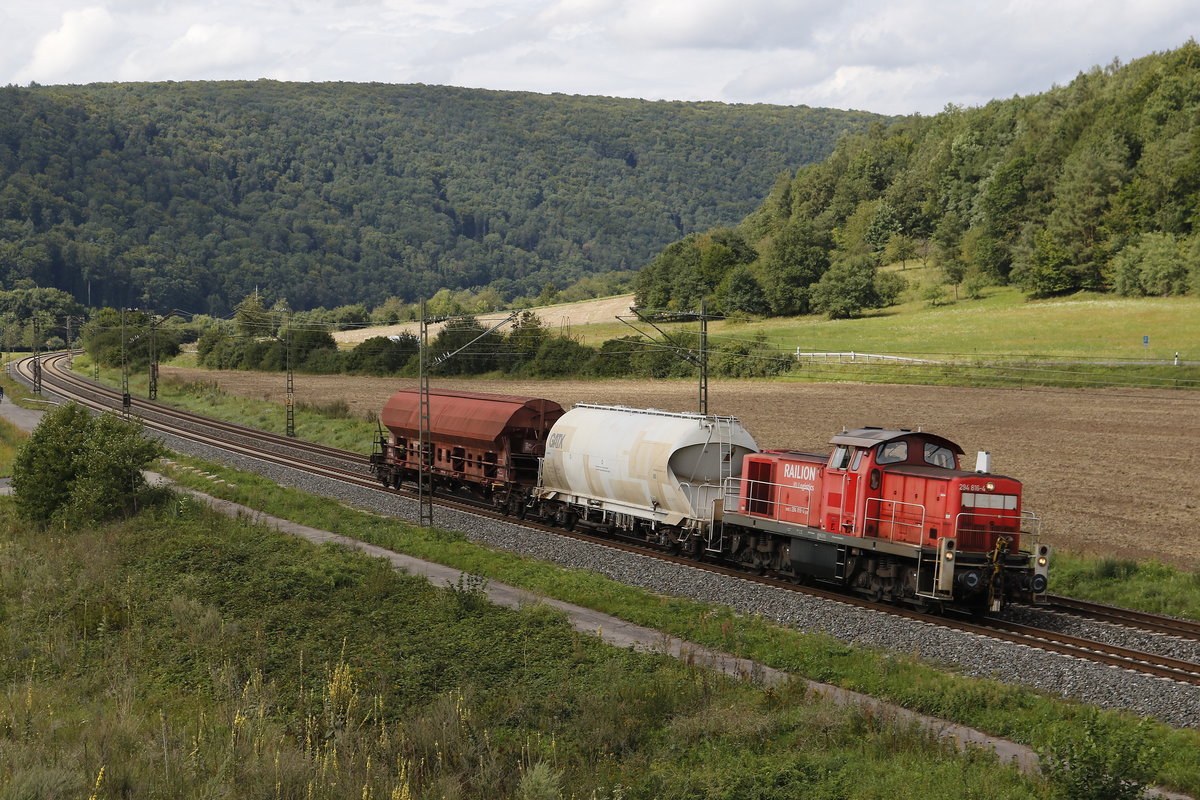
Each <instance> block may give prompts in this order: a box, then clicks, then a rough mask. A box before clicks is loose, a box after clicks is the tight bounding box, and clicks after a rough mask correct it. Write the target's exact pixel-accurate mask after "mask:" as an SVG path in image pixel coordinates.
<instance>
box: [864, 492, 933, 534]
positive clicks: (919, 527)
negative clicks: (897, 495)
mask: <svg viewBox="0 0 1200 800" xmlns="http://www.w3.org/2000/svg"><path fill="white" fill-rule="evenodd" d="M871 503H877V504H879V505H880V509H881V512H882V506H883V504H884V503H891V504H892V516H891V518H890V519H885V518H884V517H882V516H875V517H872V516H871V514H870V509H871ZM897 506H909V507H912V508H916V509H919V512H920V513H919V514H918V517H919V519H920V521H919V522H916V523H913V522H908V521H905V520H900V521H897V520H896V516H897V511H898V509H897ZM925 513H926V512H925V506H924V505H922V504H920V503H909V502H906V501H904V500H889V499H888V498H886V497H868V498H867V502H866V507H865V508H864V509H863V517H864V521H865V522H877V523H881V524H882V523H884V522H887V523H889V524H890V525H891V529H890V531H889V534H890V535H889V536H888V537H887V540H888V541H889V542H894V541H896V528H897V527H904V528H915V529H916V531H917V543H918V544H919V543H920V541H921V538H922V537H923V536H924V533H925ZM874 538H876V539H882V538H884V537H882V536H875V537H874Z"/></svg>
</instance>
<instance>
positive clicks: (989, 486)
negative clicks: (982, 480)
mask: <svg viewBox="0 0 1200 800" xmlns="http://www.w3.org/2000/svg"><path fill="white" fill-rule="evenodd" d="M984 488H985V489H987V490H988V491H989V492H994V491H996V484H994V483H992V482H991V481H988V482H987V484H986V485H985V486H984Z"/></svg>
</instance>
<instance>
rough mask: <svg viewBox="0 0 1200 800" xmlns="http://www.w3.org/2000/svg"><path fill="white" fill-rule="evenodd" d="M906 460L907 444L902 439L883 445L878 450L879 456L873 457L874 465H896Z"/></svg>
mask: <svg viewBox="0 0 1200 800" xmlns="http://www.w3.org/2000/svg"><path fill="white" fill-rule="evenodd" d="M907 460H908V442H906V441H905V440H904V439H900V440H899V441H895V442H888V443H887V444H885V445H883V446H882V447H880V448H879V455H878V456H876V457H875V463H876V464H898V463H900V462H901V461H907Z"/></svg>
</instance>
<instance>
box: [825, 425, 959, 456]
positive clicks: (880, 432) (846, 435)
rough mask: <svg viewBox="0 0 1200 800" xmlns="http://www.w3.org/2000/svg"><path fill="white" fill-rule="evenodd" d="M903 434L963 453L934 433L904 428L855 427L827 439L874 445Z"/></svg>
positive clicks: (839, 442) (836, 441)
mask: <svg viewBox="0 0 1200 800" xmlns="http://www.w3.org/2000/svg"><path fill="white" fill-rule="evenodd" d="M905 436H916V437H919V438H921V439H922V440H924V441H927V442H933V443H934V444H939V445H941V446H942V447H945V448H948V449H949V450H950V451H951V452H954V453H958V454H959V455H962V454H963V449H962V448H961V447H959V446H958V445H956V444H955V443H954V442H952V441H950V440H949V439H947V438H945V437H944V436H938V435H937V434H934V433H925V432H924V431H906V430H885V429H883V428H857V429H855V430H852V431H845V432H843V433H839V434H838V435H837V436H834V437H833V438H832V439H830V440H829V443H830V444H844V445H850V446H853V447H874V446H875V445H877V444H881V443H883V442H890V441H892V440H893V439H901V438H903V437H905Z"/></svg>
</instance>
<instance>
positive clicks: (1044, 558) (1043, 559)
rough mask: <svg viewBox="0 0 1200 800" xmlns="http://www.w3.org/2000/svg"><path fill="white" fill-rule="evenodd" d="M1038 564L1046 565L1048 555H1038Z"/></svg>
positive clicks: (1040, 565)
mask: <svg viewBox="0 0 1200 800" xmlns="http://www.w3.org/2000/svg"><path fill="white" fill-rule="evenodd" d="M1037 565H1038V566H1039V567H1044V566H1046V557H1045V556H1038V560H1037Z"/></svg>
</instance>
